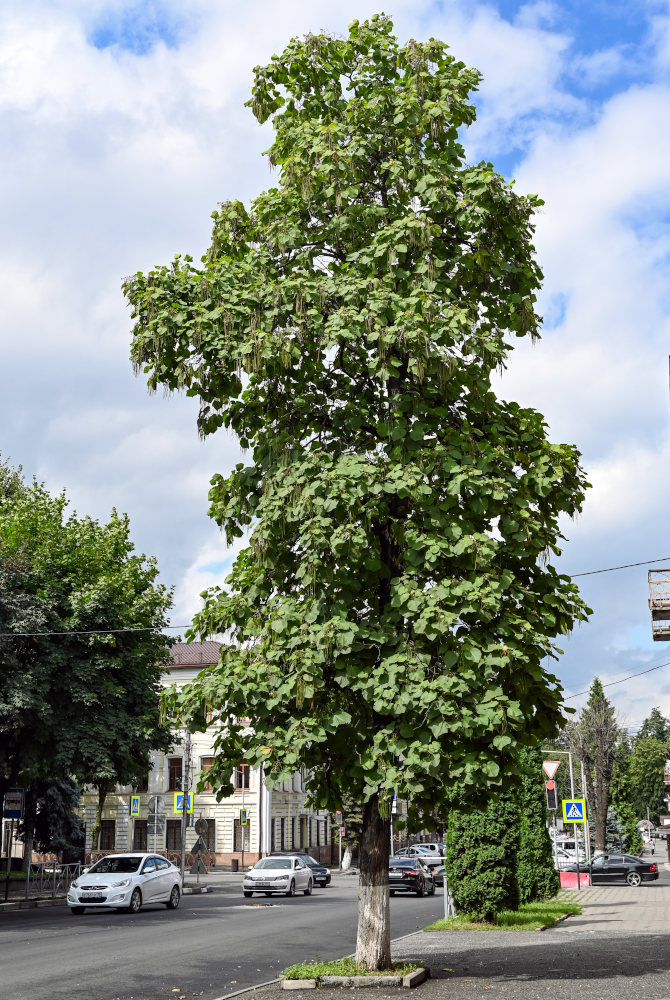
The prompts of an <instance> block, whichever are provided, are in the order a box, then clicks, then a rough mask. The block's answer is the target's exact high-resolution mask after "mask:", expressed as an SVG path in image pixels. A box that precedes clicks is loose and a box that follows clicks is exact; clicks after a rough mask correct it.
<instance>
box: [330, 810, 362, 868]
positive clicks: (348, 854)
mask: <svg viewBox="0 0 670 1000" xmlns="http://www.w3.org/2000/svg"><path fill="white" fill-rule="evenodd" d="M341 811H342V825H343V826H344V836H343V838H342V852H343V853H342V868H343V869H344V870H345V871H346V870H347V869H349V868H351V862H352V858H353V856H354V852H356V851H358V848H359V846H360V843H361V833H362V832H363V807H362V805H361V802H360V801H359V800H357V799H356V797H355V796H354V795H352V794H351V792H343V794H342V810H341ZM333 836H334V838H335V843H336V844H337V845H338V849H339V842H340V841H339V836H340V831H339V827H338V826H337V825H335V826H333Z"/></svg>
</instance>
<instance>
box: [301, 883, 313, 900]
mask: <svg viewBox="0 0 670 1000" xmlns="http://www.w3.org/2000/svg"><path fill="white" fill-rule="evenodd" d="M302 894H303V896H311V895H312V880H311V879H310V880H309V882H308V883H307V888H306V889H303V890H302Z"/></svg>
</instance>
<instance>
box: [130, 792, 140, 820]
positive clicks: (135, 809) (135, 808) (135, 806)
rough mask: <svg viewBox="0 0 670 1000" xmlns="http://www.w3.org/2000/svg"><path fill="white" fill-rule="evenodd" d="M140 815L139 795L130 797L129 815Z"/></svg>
mask: <svg viewBox="0 0 670 1000" xmlns="http://www.w3.org/2000/svg"><path fill="white" fill-rule="evenodd" d="M139 814H140V797H139V795H131V796H130V815H131V816H139Z"/></svg>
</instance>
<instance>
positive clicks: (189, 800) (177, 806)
mask: <svg viewBox="0 0 670 1000" xmlns="http://www.w3.org/2000/svg"><path fill="white" fill-rule="evenodd" d="M174 811H175V812H176V813H181V812H183V811H184V793H183V792H175V793H174ZM186 812H187V813H192V812H193V795H192V794H191V792H189V793H188V795H187V796H186Z"/></svg>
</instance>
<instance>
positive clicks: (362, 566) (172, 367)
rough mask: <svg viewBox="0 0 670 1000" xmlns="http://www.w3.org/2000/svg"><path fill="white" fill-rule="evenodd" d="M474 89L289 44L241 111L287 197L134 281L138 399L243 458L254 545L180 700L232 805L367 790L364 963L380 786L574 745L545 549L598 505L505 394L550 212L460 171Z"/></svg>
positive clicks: (376, 954) (357, 31)
mask: <svg viewBox="0 0 670 1000" xmlns="http://www.w3.org/2000/svg"><path fill="white" fill-rule="evenodd" d="M478 81H479V75H478V74H477V73H476V72H475V71H474V70H471V69H467V68H466V67H465V66H464V65H463V64H462V63H460V62H456V61H455V59H454V58H453V57H452V56H451V55H450V54H449V52H448V50H447V47H446V46H445V45H444V44H443V43H442V42H439V41H435V40H433V39H431V40H430V41H428V42H425V43H419V42H416V41H410V42H409V43H408V44H406V45H404V46H401V45H399V43H398V41H397V39H396V38H395V37H394V35H393V29H392V25H391V23H390V21H389V20H388V19H387V18H386V17H383V16H378V17H374V18H373V19H372V20H371V21H369V22H364V23H359V22H354V23H353V24H352V25H351V28H350V30H349V35H348V37H346V38H332V37H329V36H327V35H310V36H308V37H306V38H304V39H294V40H293V41H291V42H290V43H289V45H288V47H287V48H286V50H285V51H284V52H283V53H282V55H280V56H275V57H273V58H272V61H271V62H270V63H269V65H267V66H264V67H258V68H257V69H256V71H255V81H254V86H253V95H252V98H251V100H250V101H249V106H250V107H251V109H252V110H253V113H254V114H255V116H256V118H257V119H258V121H259V122H261V123H262V122H265V121H267V120H268V119H271V120H272V124H273V127H274V141H273V143H272V146H271V147H270V150H269V154H268V155H269V159H270V163H271V164H272V166H274V167H275V168H277V170H278V184H277V186H276V187H273V188H271V189H270V190H268V191H265V192H263V193H262V194H260V195H259V196H258V197H257V198H256V199H255V200H254V201H253V202H252V203H251V205H250V206H248V207H247V206H245V205H243V204H241V203H240V202H237V201H236V202H225V203H223V204H222V205H221V206H220V208H219V210H218V211H216V212H214V214H213V219H214V227H213V234H212V243H211V246H210V248H209V250H208V252H207V253H206V255H205V256H204V257H203V258H202V261H201V264H200V265H197V266H196V264H194V262H193V261H192V260H191V259H190V258H188V257H186V258H180V257H177V258H176V259H175V260H174V262H173V263H172V264H171V265H169V266H165V267H159V268H157V269H155V270H154V271H152V272H151V273H150V274H148V275H143V274H137V275H135V276H134V277H132V278H130V279H127V281H126V283H125V285H124V289H125V291H126V294H127V296H128V299H129V301H130V303H131V305H132V309H133V318H134V323H135V325H134V339H133V346H132V358H133V361H134V363H135V365H136V368H137V369H138V370H140V371H142V370H143V371H144V372H145V373H146V375H147V376H148V383H149V387H150V388H151V389H156V388H157V387H158V386H162V387H164V388H167V389H168V390H180V389H181V390H186V392H188V393H189V394H191V395H194V396H197V397H198V398H199V400H200V414H199V429H200V432H201V434H203V435H209V434H212V433H214V432H215V431H217V430H218V429H219V428H220V427H225V428H227V429H228V430H229V431H232V432H233V433H234V434H235V435H236V436H237V438H238V439H239V442H240V445H241V447H242V449H243V451H244V452H248V453H250V459H249V461H247V462H246V463H245V462H242V463H240V464H238V465H237V466H236V467H235V469H234V470H233V471H232V473H231V474H230V475H227V476H222V475H219V476H215V477H214V479H213V480H212V488H211V491H210V501H211V516H212V517H213V518H214V519H215V521H216V522H217V523H218V524H219V525H221V527H222V528H223V530H224V531H225V533H226V537H227V539H228V540H229V542H232V541H233V540H234V539H236V538H239V537H241V536H243V535H244V533H245V532H248V534H249V542H248V546H247V547H246V548H245V549H244V550H243V551H242V552H241V554H240V555H239V556H238V558H237V559H236V561H235V564H234V568H233V570H232V573H231V575H230V576H229V577H228V579H227V580H226V583H225V586H223V587H221V588H219V589H214V590H212V591H211V592H210V593H209V595H208V597H207V600H206V606H205V608H204V610H203V611H202V613H201V614H200V615H199V616H198V617H197V619H196V621H195V624H194V629H193V635H194V636H195V635H200V636H203V637H204V636H208V635H212V634H217V633H218V634H222V635H224V636H225V637H226V642H225V643H224V645H223V648H222V652H221V661H220V664H219V665H218V667H216V668H215V669H213V670H212V671H210V672H209V673H206V674H204V675H203V676H201V677H200V678H199V679H198V680H197V681H196V682H195V684H194V685H193V686H191V687H190V688H188V689H185V690H184V691H183V692H182V693H181V694H180V695H176V696H175V705H176V710H177V711H178V712H179V714H180V717H181V718H186V719H189V720H190V724H191V725H192V726H193V727H196V726H203V727H204V726H205V724H206V713H207V709H208V708H209V707H211V706H214V707H215V708H216V709H218V710H219V711H220V713H221V715H222V721H223V725H222V727H221V730H220V732H219V735H218V738H217V740H218V743H217V749H218V757H217V762H216V765H215V769H214V772H213V774H214V776H215V780H217V781H219V782H220V783H221V784H222V792H225V793H226V794H227V792H228V790H229V789H230V787H231V786H230V783H229V778H230V772H231V768H232V765H233V764H234V763H235V762H236V761H239V760H241V759H245V760H247V761H249V762H250V763H251V764H253V765H260V764H261V763H265V765H266V769H267V772H268V778H269V780H270V781H271V782H272V781H279V780H281V779H282V778H283V777H284V776H287V775H289V774H290V773H291V772H293V771H294V770H295V769H296V768H297V767H298V766H299V765H304V766H305V767H306V768H307V769H308V772H309V787H310V790H311V794H312V797H313V801H314V803H315V804H316V805H317V806H320V807H329V808H331V809H335V808H339V807H340V805H341V802H342V796H343V793H344V792H345V791H350V792H352V793H353V795H354V796H355V797H357V798H358V799H359V800H360V802H361V803H362V804H363V833H362V838H361V845H360V868H361V879H360V890H359V931H358V946H357V957H358V960H359V961H361V962H365V963H366V964H367V965H368V966H369V967H370V968H373V969H377V968H385V967H388V964H389V962H390V932H389V909H388V886H387V873H388V866H387V861H388V850H389V810H390V804H391V799H392V796H393V793H394V792H395V793H397V794H398V796H399V797H402V798H407V799H409V800H410V801H411V803H412V810H413V817H414V818H415V819H416V821H417V822H419V818H420V817H422V816H427V815H429V814H430V813H431V812H432V810H434V809H436V808H438V809H439V810H440V811H441V812H442V813H443V814H444V810H445V809H446V807H447V806H448V804H449V802H450V801H452V800H453V798H454V797H455V796H457V797H458V799H459V801H460V803H461V804H463V802H468V801H470V802H474V801H481V798H482V795H484V794H485V793H486V792H487V790H488V789H489V788H491V787H492V786H494V787H498V786H500V785H501V783H502V782H503V779H504V777H505V776H506V775H507V774H511V772H512V770H513V768H514V766H515V765H514V760H515V751H516V749H517V748H518V747H519V746H523V745H526V744H527V743H528V742H530V741H531V738H537V737H538V736H540V737H547V738H548V737H551V736H553V735H554V734H555V733H556V731H557V728H558V727H559V726H560V724H561V720H562V715H561V692H560V688H559V686H558V684H557V681H556V678H555V677H553V676H552V675H551V674H548V673H546V672H545V670H544V669H543V665H542V660H543V658H544V657H547V656H552V655H554V645H553V640H554V638H555V637H556V636H557V635H559V634H562V633H566V632H568V631H569V629H570V628H571V627H572V625H573V624H574V622H575V620H576V619H580V618H583V617H584V616H585V614H586V609H585V608H584V605H583V604H582V603H581V602H580V600H579V597H578V593H577V590H576V588H575V586H574V585H573V584H572V583H571V582H570V580H569V578H567V577H565V576H559V575H558V574H557V572H556V571H555V569H554V568H552V566H551V565H547V563H546V559H544V558H543V556H544V555H545V554H548V553H549V554H550V553H552V552H558V548H557V546H558V544H559V541H560V539H561V534H560V530H559V525H558V519H559V516H560V515H561V514H563V513H567V514H569V515H572V514H575V513H576V512H577V511H578V510H579V509H580V505H581V503H582V500H583V493H584V488H585V485H586V484H585V482H584V478H583V474H582V471H581V469H580V466H579V461H578V459H579V455H578V452H577V451H576V449H575V448H574V447H571V446H568V445H556V444H551V443H550V442H549V441H548V440H547V437H546V433H545V424H544V422H543V419H542V417H541V415H540V414H539V413H537V412H535V411H533V410H530V409H524V408H522V407H520V406H519V405H517V404H515V403H505V402H503V401H501V400H499V399H497V398H496V396H495V394H494V393H493V391H492V389H491V376H492V373H493V372H494V370H495V369H496V368H500V367H503V366H504V365H505V364H506V361H507V358H508V354H509V352H510V350H511V343H510V341H511V339H512V338H514V337H523V336H530V337H536V336H537V333H538V324H539V322H540V320H539V317H538V316H537V315H536V313H535V309H534V305H535V293H536V291H537V289H538V287H539V285H540V280H541V274H540V271H539V269H538V266H537V264H536V263H535V262H534V259H533V247H532V244H531V239H532V230H533V226H532V216H533V211H534V209H535V207H536V206H537V205H538V204H539V202H538V201H537V199H535V198H533V197H522V196H520V195H518V194H516V193H515V192H514V191H513V189H512V188H511V187H510V186H509V185H508V184H506V183H505V182H504V180H503V179H502V178H501V177H500V176H499V175H498V174H497V173H495V171H494V170H493V168H492V167H491V165H490V164H488V163H480V164H478V165H477V166H470V165H467V164H466V163H465V160H464V152H463V148H462V146H461V143H460V140H459V131H460V130H461V129H462V128H463V127H464V126H467V125H469V124H470V123H471V122H472V121H473V120H474V117H475V112H474V108H473V106H472V105H471V104H470V103H469V94H470V92H471V91H472V90H473V89H476V87H477V84H478ZM239 716H248V717H249V718H250V719H251V720H252V724H253V732H249V731H248V730H244V731H243V730H241V729H240V727H239V726H238V725H236V724H235V718H236V717H239ZM211 773H212V772H210V774H211ZM210 780H211V778H210Z"/></svg>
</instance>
